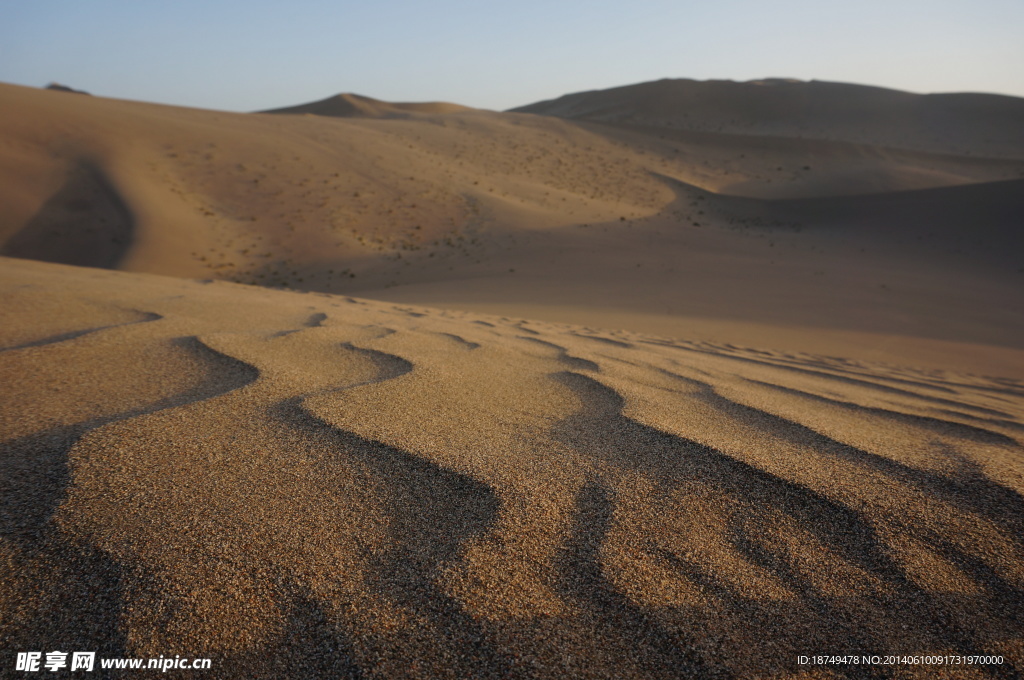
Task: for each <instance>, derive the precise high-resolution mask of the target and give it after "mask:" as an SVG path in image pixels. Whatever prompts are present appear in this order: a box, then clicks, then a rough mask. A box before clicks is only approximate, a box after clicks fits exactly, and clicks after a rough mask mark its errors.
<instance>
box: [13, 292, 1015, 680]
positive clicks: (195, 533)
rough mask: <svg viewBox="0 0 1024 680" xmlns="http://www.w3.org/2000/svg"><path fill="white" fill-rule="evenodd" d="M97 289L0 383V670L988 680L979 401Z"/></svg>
mask: <svg viewBox="0 0 1024 680" xmlns="http://www.w3.org/2000/svg"><path fill="white" fill-rule="evenodd" d="M66 276H71V274H67V275H66ZM57 278H59V277H57ZM52 285H55V286H56V285H58V284H57V283H53V284H52ZM108 285H113V284H108V282H107V280H106V279H95V280H90V281H89V282H88V283H83V284H82V285H81V287H80V291H79V293H78V294H79V295H82V296H85V295H89V296H90V298H89V299H91V300H100V299H103V300H107V301H108V302H106V303H104V304H107V305H108V306H109V308H108V311H109V314H108V315H107V316H108V317H109V318H106V319H105V318H104V317H103V314H102V313H100V312H97V313H96V315H95V316H96V318H95V319H94V322H93V323H83V324H82V326H81V328H77V329H76V328H60V329H58V330H59V332H49V331H46V332H43V331H40V333H39V335H38V336H37V337H35V338H33V337H30V336H27V335H26V336H24V337H22V338H21V339H20V340H19V341H17V342H12V343H10V345H9V346H7V347H5V348H4V350H5V351H3V352H0V379H2V380H3V381H4V384H5V389H4V390H3V394H2V402H3V403H2V407H3V408H2V410H0V413H2V419H0V440H2V444H0V484H2V486H3V494H2V496H0V511H2V514H0V531H2V534H0V551H2V554H3V558H4V559H3V560H0V611H2V612H3V614H2V617H0V644H2V646H3V647H4V648H5V649H23V648H24V649H41V648H44V647H45V648H46V649H48V650H49V649H54V648H61V649H63V648H65V647H69V646H70V647H71V648H76V649H78V648H82V649H86V648H88V649H97V650H100V651H101V652H103V653H104V654H107V655H124V656H158V655H160V654H164V655H166V654H168V653H170V654H182V655H195V656H211V657H213V658H214V659H215V664H216V667H217V669H218V670H217V677H225V678H232V677H238V678H257V677H263V678H280V677H295V678H308V677H353V678H355V677H359V678H363V677H365V678H370V677H380V678H399V677H424V678H427V677H451V678H470V677H471V678H565V677H580V678H673V677H678V678H694V677H696V678H740V677H794V678H795V677H812V676H809V675H801V674H800V673H801V670H802V669H800V668H799V667H797V665H796V657H797V656H798V655H800V654H823V653H872V654H887V653H911V654H999V655H1003V656H1004V657H1005V658H1006V664H1004V665H1003V666H1000V667H988V668H976V669H973V670H972V671H971V673H973V675H971V674H966V675H962V676H958V677H1006V678H1009V677H1019V674H1020V673H1021V671H1022V670H1024V623H1022V622H1024V538H1022V537H1024V497H1022V489H1024V458H1022V455H1024V449H1022V432H1024V385H1021V384H1019V383H1017V382H1015V381H1012V380H1007V379H1001V378H998V377H980V376H969V375H954V374H948V373H938V372H925V371H918V370H915V369H913V368H909V367H897V366H882V365H870V364H861V363H857V362H853V361H849V360H844V359H841V358H834V357H821V356H812V355H801V354H786V353H782V352H775V351H771V350H766V349H753V348H741V347H734V346H718V345H712V344H708V343H697V342H686V341H681V340H678V341H677V340H667V339H660V338H651V337H645V336H640V335H636V334H626V333H618V334H616V335H615V338H614V339H612V338H611V337H602V335H601V334H600V332H598V331H593V330H589V329H588V330H586V331H584V330H583V329H579V328H573V327H568V326H565V327H562V326H553V325H547V324H543V323H539V322H536V323H531V325H530V333H529V335H524V328H523V326H522V322H521V321H517V320H510V319H502V318H499V317H484V316H482V315H476V314H470V313H465V314H460V313H455V312H444V313H442V312H437V311H433V310H428V309H414V310H411V309H409V308H405V307H403V308H396V307H393V306H390V305H387V304H383V303H370V302H366V303H362V302H360V304H351V303H350V302H348V301H345V300H344V299H338V298H332V297H327V296H312V295H299V294H291V293H281V292H270V291H255V290H249V289H242V288H240V287H233V286H230V285H229V284H212V285H209V286H203V285H201V284H198V283H192V282H165V283H161V284H160V285H159V286H158V285H156V284H153V287H152V288H145V287H143V288H141V289H137V290H131V291H127V290H124V289H122V288H118V289H117V291H114V290H113V289H110V290H108V289H107V288H105V286H108ZM160 286H163V287H164V288H161V287H160ZM165 288H166V289H165ZM10 294H11V295H18V294H19V293H18V291H17V290H14V291H10ZM26 294H27V293H26ZM33 294H38V291H36V292H34V293H33ZM202 296H206V297H205V298H203V299H204V303H203V304H202V305H194V304H192V305H191V306H190V304H191V303H190V302H189V300H190V299H196V298H201V297H202ZM97 304H99V303H97ZM25 307H26V308H27V307H28V306H27V305H26V306H25ZM99 307H100V308H102V307H103V306H102V305H99ZM124 310H132V311H130V312H125V311H124ZM20 322H21V323H24V324H26V325H30V323H31V319H30V318H29V317H28V316H26V317H25V318H23V319H20ZM936 675H937V673H936V671H935V669H925V668H916V669H915V668H907V667H904V668H902V669H900V670H899V677H936ZM896 676H897V671H895V670H893V669H880V668H876V669H868V668H850V669H842V668H838V669H833V671H832V674H831V675H828V674H820V676H815V677H896Z"/></svg>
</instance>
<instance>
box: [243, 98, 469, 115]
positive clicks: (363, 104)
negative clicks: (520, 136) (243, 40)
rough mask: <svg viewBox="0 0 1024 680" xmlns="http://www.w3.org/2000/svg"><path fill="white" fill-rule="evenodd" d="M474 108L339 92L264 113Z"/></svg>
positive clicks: (455, 110)
mask: <svg viewBox="0 0 1024 680" xmlns="http://www.w3.org/2000/svg"><path fill="white" fill-rule="evenodd" d="M472 110H473V109H471V108H469V107H468V106H460V105H458V104H450V103H448V102H384V101H381V100H379V99H374V98H373V97H364V96H362V95H358V94H339V95H335V96H333V97H328V98H327V99H321V100H320V101H315V102H310V103H308V104H299V105H298V106H286V107H284V108H280V109H268V110H267V111H264V112H263V113H310V114H313V115H316V116H336V117H341V118H349V117H354V118H394V117H402V116H405V117H408V116H409V115H410V114H416V113H426V114H431V113H459V112H463V111H472Z"/></svg>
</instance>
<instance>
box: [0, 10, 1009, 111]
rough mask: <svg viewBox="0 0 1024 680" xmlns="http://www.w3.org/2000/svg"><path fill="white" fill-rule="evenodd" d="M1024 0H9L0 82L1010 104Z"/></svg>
mask: <svg viewBox="0 0 1024 680" xmlns="http://www.w3.org/2000/svg"><path fill="white" fill-rule="evenodd" d="M1022 35H1024V0H974V1H973V2H969V1H965V0H857V1H854V0H847V1H846V2H842V3H838V2H830V1H829V0H817V1H811V0H776V1H774V2H766V1H763V0H762V1H755V0H704V1H703V2H700V3H686V2H669V1H667V0H635V1H634V2H630V3H626V2H617V3H610V2H604V1H603V0H586V1H584V0H563V1H558V0H550V1H547V2H541V1H540V0H521V1H520V2H516V3H481V2H469V1H468V0H432V1H431V2H412V1H410V0H391V1H386V0H385V1H382V2H377V3H372V2H359V3H356V2H329V1H327V0H304V1H299V2H293V3H290V4H285V3H273V2H268V1H265V0H250V2H246V3H240V2H226V1H223V0H176V1H174V2H170V1H164V2H146V1H141V2H140V1H139V0H134V1H132V2H127V1H125V0H21V1H20V2H19V1H18V0H11V1H10V2H5V3H4V5H3V8H2V9H0V81H3V82H9V83H17V84H21V85H34V86H43V85H45V84H47V83H48V82H50V81H57V82H61V83H64V84H67V85H71V86H72V87H76V88H79V89H85V90H88V91H90V92H92V93H93V94H97V95H103V96H107V97H118V98H123V99H139V100H145V101H156V102H165V103H170V104H180V105H185V106H199V107H204V108H216V109H226V110H233V111H247V110H255V109H265V108H273V107H277V106H287V105H292V104H298V103H303V102H307V101H312V100H315V99H322V98H324V97H327V96H329V95H332V94H337V93H339V92H356V93H358V94H364V95H368V96H371V97H377V98H379V99H386V100H391V101H423V100H446V101H454V102H458V103H460V104H466V105H469V106H478V107H482V108H492V109H505V108H509V107H513V106H518V105H522V104H528V103H531V102H534V101H537V100H539V99H549V98H552V97H557V96H559V95H562V94H566V93H569V92H578V91H581V90H590V89H599V88H606V87H614V86H617V85H628V84H632V83H637V82H643V81H648V80H657V79H659V78H696V79H709V78H717V79H733V80H749V79H753V78H762V77H790V78H801V79H812V78H814V79H818V80H835V81H843V82H856V83H863V84H868V85H881V86H886V87H894V88H899V89H905V90H910V91H912V92H963V91H972V92H996V93H1000V94H1012V95H1016V96H1024V39H1022V38H1021V36H1022Z"/></svg>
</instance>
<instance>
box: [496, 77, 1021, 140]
mask: <svg viewBox="0 0 1024 680" xmlns="http://www.w3.org/2000/svg"><path fill="white" fill-rule="evenodd" d="M512 111H515V112H521V113H538V114H542V115H548V116H559V117H562V118H572V119H576V120H593V121H602V122H607V123H623V124H630V125H637V126H643V127H664V128H668V129H673V130H693V131H711V132H723V133H729V134H748V135H769V136H783V137H796V138H800V139H826V140H833V141H834V140H837V139H842V140H845V141H851V142H857V143H861V144H874V145H881V146H891V147H895V148H905V149H926V150H929V151H941V152H946V153H956V154H964V153H968V154H969V153H980V154H983V155H986V156H993V157H997V158H1014V159H1018V160H1020V159H1024V125H1022V124H1021V121H1022V120H1024V99H1020V98H1018V97H1007V96H1002V95H993V94H975V93H963V94H930V95H918V94H911V93H909V92H901V91H899V90H889V89H885V88H880V87H868V86H864V85H852V84H847V83H830V82H822V81H816V80H812V81H810V82H803V81H799V80H790V79H782V78H774V79H766V80H755V81H749V82H733V81H731V80H708V81H697V80H685V79H682V80H669V79H665V80H658V81H654V82H650V83H641V84H639V85H627V86H625V87H617V88H612V89H610V90H596V91H592V92H579V93H576V94H568V95H565V96H563V97H559V98H558V99H553V100H550V101H544V102H538V103H535V104H530V105H527V106H521V107H519V108H515V109H512Z"/></svg>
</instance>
